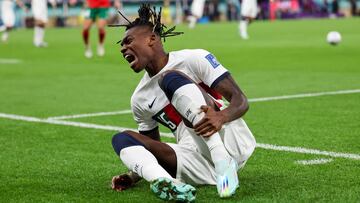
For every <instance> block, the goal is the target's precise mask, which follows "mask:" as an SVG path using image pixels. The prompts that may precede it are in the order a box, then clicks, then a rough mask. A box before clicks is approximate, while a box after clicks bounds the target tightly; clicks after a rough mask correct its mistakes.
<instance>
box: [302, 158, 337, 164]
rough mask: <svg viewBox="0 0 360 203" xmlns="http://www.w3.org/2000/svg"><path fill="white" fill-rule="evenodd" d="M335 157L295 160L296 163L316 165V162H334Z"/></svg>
mask: <svg viewBox="0 0 360 203" xmlns="http://www.w3.org/2000/svg"><path fill="white" fill-rule="evenodd" d="M332 161H333V159H313V160H299V161H295V163H296V164H301V165H315V164H318V165H319V164H326V163H329V162H332Z"/></svg>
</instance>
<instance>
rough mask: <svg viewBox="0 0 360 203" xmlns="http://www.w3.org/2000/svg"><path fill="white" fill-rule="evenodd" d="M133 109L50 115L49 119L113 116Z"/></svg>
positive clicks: (127, 112)
mask: <svg viewBox="0 0 360 203" xmlns="http://www.w3.org/2000/svg"><path fill="white" fill-rule="evenodd" d="M131 112H132V111H131V110H122V111H112V112H99V113H86V114H77V115H68V116H54V117H49V118H48V119H56V120H61V119H71V118H84V117H95V116H111V115H119V114H129V113H131Z"/></svg>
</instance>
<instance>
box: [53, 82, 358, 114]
mask: <svg viewBox="0 0 360 203" xmlns="http://www.w3.org/2000/svg"><path fill="white" fill-rule="evenodd" d="M354 93H360V89H353V90H339V91H332V92H316V93H305V94H293V95H283V96H273V97H260V98H252V99H248V101H249V102H250V103H255V102H265V101H274V100H285V99H297V98H306V97H319V96H325V95H339V94H354ZM131 112H132V111H131V110H122V111H113V112H99V113H86V114H77V115H65V116H54V117H49V118H50V119H57V120H62V119H71V118H84V117H93V116H107V115H118V114H130V113H131Z"/></svg>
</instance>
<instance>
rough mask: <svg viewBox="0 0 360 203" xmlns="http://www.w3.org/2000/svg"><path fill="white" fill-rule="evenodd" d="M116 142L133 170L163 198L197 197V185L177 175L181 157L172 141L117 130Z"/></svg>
mask: <svg viewBox="0 0 360 203" xmlns="http://www.w3.org/2000/svg"><path fill="white" fill-rule="evenodd" d="M112 145H113V148H114V150H115V152H116V154H117V155H118V156H119V157H120V159H121V160H122V162H123V163H124V164H125V165H126V166H127V168H128V169H129V170H131V171H134V172H135V173H137V174H138V175H139V176H141V177H142V178H144V179H145V180H147V181H148V182H151V190H152V191H153V192H154V193H155V194H156V195H157V196H158V197H159V198H161V199H165V200H184V201H192V200H194V199H195V188H193V187H192V186H191V185H188V184H184V183H181V182H179V181H177V180H176V179H175V177H176V170H177V159H176V154H175V151H174V150H173V149H172V148H171V147H170V146H169V145H167V144H165V143H162V142H159V141H156V140H153V139H151V138H149V137H146V136H144V135H141V134H139V133H136V132H133V131H124V132H121V133H118V134H116V135H115V136H114V137H113V139H112Z"/></svg>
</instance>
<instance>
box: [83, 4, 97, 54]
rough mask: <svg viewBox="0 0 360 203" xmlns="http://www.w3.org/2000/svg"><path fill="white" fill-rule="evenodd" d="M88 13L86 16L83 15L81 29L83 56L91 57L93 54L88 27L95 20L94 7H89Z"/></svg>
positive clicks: (89, 27)
mask: <svg viewBox="0 0 360 203" xmlns="http://www.w3.org/2000/svg"><path fill="white" fill-rule="evenodd" d="M88 12H89V13H88V14H87V16H85V20H84V23H83V29H82V38H83V42H84V45H85V57H86V58H91V57H92V56H93V53H92V50H91V46H90V40H89V39H90V29H91V26H92V24H93V23H94V22H95V20H96V10H95V9H89V11H88Z"/></svg>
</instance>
